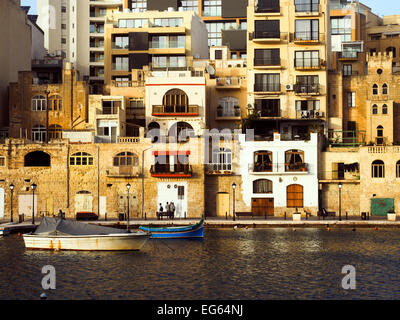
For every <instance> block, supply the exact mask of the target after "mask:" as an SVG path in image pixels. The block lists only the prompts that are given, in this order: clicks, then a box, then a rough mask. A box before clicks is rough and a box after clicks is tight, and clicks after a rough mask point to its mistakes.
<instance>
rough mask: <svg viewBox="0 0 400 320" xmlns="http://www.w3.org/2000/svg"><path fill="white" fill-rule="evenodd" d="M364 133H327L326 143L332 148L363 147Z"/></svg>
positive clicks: (349, 131)
mask: <svg viewBox="0 0 400 320" xmlns="http://www.w3.org/2000/svg"><path fill="white" fill-rule="evenodd" d="M365 136H366V131H364V130H355V131H351V130H348V131H329V133H328V143H329V144H330V145H331V146H332V147H356V146H360V145H365Z"/></svg>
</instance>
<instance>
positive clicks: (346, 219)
mask: <svg viewBox="0 0 400 320" xmlns="http://www.w3.org/2000/svg"><path fill="white" fill-rule="evenodd" d="M346 220H348V219H347V211H346Z"/></svg>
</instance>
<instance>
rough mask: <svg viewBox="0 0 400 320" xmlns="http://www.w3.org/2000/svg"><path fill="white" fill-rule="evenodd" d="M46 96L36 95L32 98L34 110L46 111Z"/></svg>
mask: <svg viewBox="0 0 400 320" xmlns="http://www.w3.org/2000/svg"><path fill="white" fill-rule="evenodd" d="M46 105H47V101H46V97H44V96H35V97H33V98H32V111H46Z"/></svg>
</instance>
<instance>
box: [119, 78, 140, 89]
mask: <svg viewBox="0 0 400 320" xmlns="http://www.w3.org/2000/svg"><path fill="white" fill-rule="evenodd" d="M144 84H145V82H144V81H119V80H112V81H111V85H112V86H113V87H117V88H126V87H144Z"/></svg>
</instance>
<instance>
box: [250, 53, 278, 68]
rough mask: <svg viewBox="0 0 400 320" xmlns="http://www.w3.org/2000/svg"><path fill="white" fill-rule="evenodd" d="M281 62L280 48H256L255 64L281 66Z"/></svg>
mask: <svg viewBox="0 0 400 320" xmlns="http://www.w3.org/2000/svg"><path fill="white" fill-rule="evenodd" d="M280 64H281V58H280V49H255V50H254V65H255V66H279V65H280Z"/></svg>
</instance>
